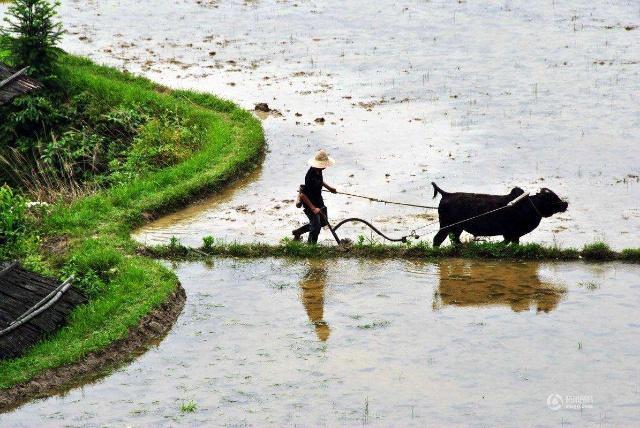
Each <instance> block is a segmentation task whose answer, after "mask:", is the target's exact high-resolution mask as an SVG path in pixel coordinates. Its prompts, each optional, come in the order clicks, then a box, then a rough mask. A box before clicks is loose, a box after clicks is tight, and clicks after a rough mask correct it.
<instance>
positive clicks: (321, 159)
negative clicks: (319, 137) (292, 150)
mask: <svg viewBox="0 0 640 428" xmlns="http://www.w3.org/2000/svg"><path fill="white" fill-rule="evenodd" d="M307 163H308V164H309V165H310V166H312V167H314V168H329V167H330V166H331V165H333V164H334V163H336V161H335V160H333V158H331V157H329V155H328V154H327V152H325V151H324V150H320V151H319V152H318V153H316V154H315V156H314V157H312V158H311V159H309V160H308V161H307Z"/></svg>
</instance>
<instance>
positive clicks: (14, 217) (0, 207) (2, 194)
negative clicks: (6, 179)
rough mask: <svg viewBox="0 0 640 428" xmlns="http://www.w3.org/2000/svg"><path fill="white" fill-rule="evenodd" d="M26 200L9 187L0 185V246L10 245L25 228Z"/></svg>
mask: <svg viewBox="0 0 640 428" xmlns="http://www.w3.org/2000/svg"><path fill="white" fill-rule="evenodd" d="M26 214H27V205H26V200H25V199H24V198H23V197H22V196H20V195H16V194H15V193H14V191H13V189H11V187H9V186H7V185H4V186H0V246H5V245H7V246H10V245H11V244H14V243H15V242H16V240H17V239H18V238H19V237H20V236H21V235H22V234H24V233H25V231H26V228H27V215H26Z"/></svg>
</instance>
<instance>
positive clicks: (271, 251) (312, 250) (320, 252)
mask: <svg viewBox="0 0 640 428" xmlns="http://www.w3.org/2000/svg"><path fill="white" fill-rule="evenodd" d="M142 253H143V254H146V255H149V256H151V257H157V258H162V259H172V260H197V259H201V258H203V257H207V256H214V255H215V256H227V257H247V258H250V257H292V258H296V257H299V258H308V257H315V258H336V257H341V258H344V257H369V258H397V259H427V260H428V259H440V258H451V257H457V258H466V259H500V260H564V261H567V260H588V261H613V260H621V261H626V262H635V263H640V249H626V250H623V251H621V252H616V251H613V250H612V249H611V248H609V247H608V246H607V245H606V244H604V243H601V242H596V243H593V244H590V245H585V246H584V247H583V248H582V249H581V250H577V249H573V248H566V249H562V248H557V247H545V246H543V245H540V244H522V245H509V244H503V243H494V242H470V243H466V244H460V245H455V246H453V245H449V246H444V247H438V248H434V247H432V246H431V245H430V244H429V243H427V242H424V241H419V242H417V243H414V244H405V245H384V244H355V245H351V246H349V247H340V246H325V245H306V244H304V243H301V242H296V241H292V240H289V239H285V240H283V242H282V243H281V244H280V245H268V244H239V243H224V242H213V243H209V244H208V245H203V246H202V247H200V248H197V249H193V248H188V247H185V246H182V245H180V244H179V243H176V242H173V243H172V244H170V245H160V246H154V247H147V248H144V249H143V250H142Z"/></svg>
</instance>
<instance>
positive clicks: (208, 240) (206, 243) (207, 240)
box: [202, 236, 214, 250]
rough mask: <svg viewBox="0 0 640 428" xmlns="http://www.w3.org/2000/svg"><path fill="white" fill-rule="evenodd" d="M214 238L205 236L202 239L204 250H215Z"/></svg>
mask: <svg viewBox="0 0 640 428" xmlns="http://www.w3.org/2000/svg"><path fill="white" fill-rule="evenodd" d="M213 242H214V240H213V236H205V237H204V238H202V248H203V249H204V250H211V249H212V248H213Z"/></svg>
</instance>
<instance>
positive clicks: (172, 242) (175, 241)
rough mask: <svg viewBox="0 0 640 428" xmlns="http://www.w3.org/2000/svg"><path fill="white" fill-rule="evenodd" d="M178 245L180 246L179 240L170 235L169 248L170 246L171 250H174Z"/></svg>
mask: <svg viewBox="0 0 640 428" xmlns="http://www.w3.org/2000/svg"><path fill="white" fill-rule="evenodd" d="M179 246H180V240H179V239H178V238H176V237H175V236H172V237H171V240H170V241H169V248H171V249H172V250H175V249H176V248H178V247H179Z"/></svg>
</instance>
